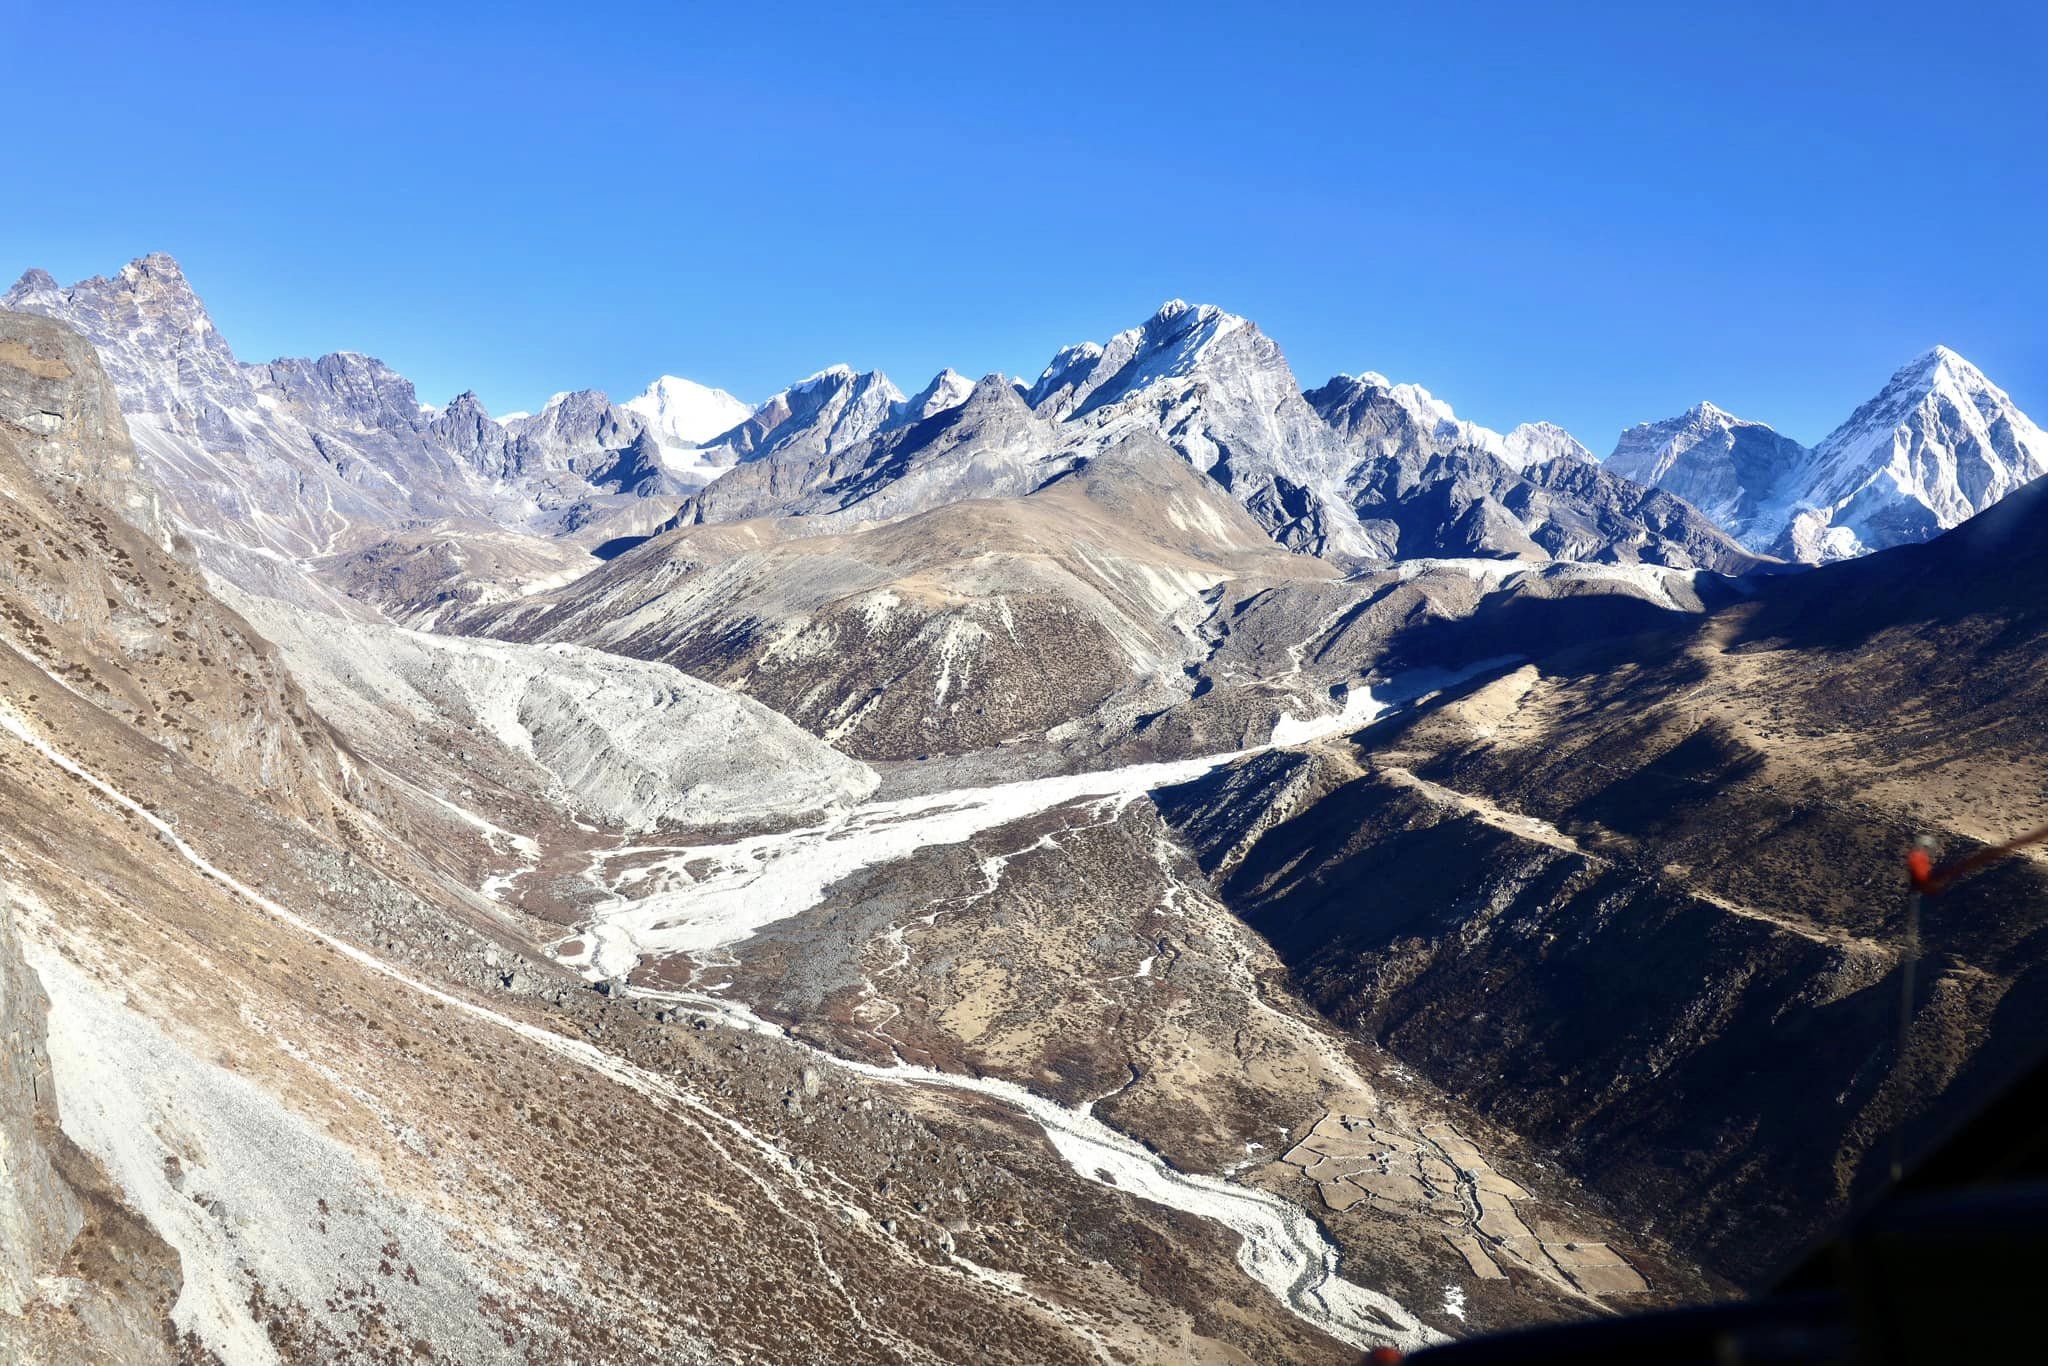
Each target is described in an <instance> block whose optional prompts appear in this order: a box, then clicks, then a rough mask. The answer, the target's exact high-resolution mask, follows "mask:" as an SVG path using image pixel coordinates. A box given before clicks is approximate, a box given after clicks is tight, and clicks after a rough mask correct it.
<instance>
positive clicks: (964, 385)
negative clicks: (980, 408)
mask: <svg viewBox="0 0 2048 1366" xmlns="http://www.w3.org/2000/svg"><path fill="white" fill-rule="evenodd" d="M973 392H974V381H973V380H971V379H969V378H967V376H965V375H963V374H961V373H960V372H959V371H958V370H954V369H952V368H950V367H949V368H947V369H944V370H941V371H939V373H938V374H936V375H933V376H932V378H931V382H930V383H929V384H927V385H925V386H924V388H922V389H920V390H918V391H917V392H916V393H914V394H912V395H911V396H910V397H909V398H907V399H905V400H904V401H903V402H901V403H899V404H897V405H896V411H895V413H894V415H893V418H892V420H893V421H894V422H895V423H897V424H899V425H900V424H907V423H914V422H922V421H924V420H925V419H926V418H929V417H937V416H938V415H939V414H940V413H943V412H945V411H946V410H947V409H948V408H957V407H959V406H960V405H961V404H963V403H965V402H966V401H967V398H968V395H970V394H972V393H973Z"/></svg>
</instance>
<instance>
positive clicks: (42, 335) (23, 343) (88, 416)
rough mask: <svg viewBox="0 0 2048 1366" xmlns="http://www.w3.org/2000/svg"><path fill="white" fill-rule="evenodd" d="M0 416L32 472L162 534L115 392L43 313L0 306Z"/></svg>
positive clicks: (74, 337)
mask: <svg viewBox="0 0 2048 1366" xmlns="http://www.w3.org/2000/svg"><path fill="white" fill-rule="evenodd" d="M0 424H4V425H6V426H8V427H11V428H13V429H14V430H15V432H16V433H17V434H18V435H17V437H16V441H17V443H18V446H19V449H20V451H21V454H22V455H23V457H24V458H25V459H27V461H28V462H29V464H30V465H31V466H32V467H33V468H34V469H35V470H36V472H37V473H38V474H40V475H42V476H43V477H44V478H46V479H51V480H56V481H58V482H60V483H64V484H67V485H71V486H74V487H78V488H84V489H89V490H90V491H91V492H92V493H94V494H95V495H96V496H97V497H99V499H100V500H101V501H103V502H105V503H106V504H107V506H108V507H110V508H112V509H113V510H114V511H115V512H117V513H119V514H120V516H121V517H122V518H123V519H125V520H126V521H128V522H129V523H131V524H132V525H134V526H136V527H139V528H141V529H142V530H144V531H146V532H148V533H149V534H150V535H151V537H152V538H153V539H155V540H157V541H159V542H163V541H166V540H167V539H168V537H169V536H170V530H169V528H168V527H167V526H166V524H165V522H164V518H163V512H162V508H161V507H160V505H159V500H158V496H157V492H156V488H155V487H154V486H153V485H152V484H151V483H150V482H149V480H148V478H147V477H146V476H145V475H144V474H143V473H142V470H141V468H140V464H139V462H138V461H137V460H136V458H135V448H134V446H133V445H132V444H131V443H130V441H129V438H128V424H127V423H126V422H124V421H123V420H122V418H121V400H120V396H119V395H118V394H117V393H116V392H115V390H114V385H113V383H112V382H111V381H110V380H108V378H107V375H106V372H105V371H104V370H102V369H101V368H100V363H99V357H98V356H97V355H96V354H95V353H94V351H93V348H92V345H91V343H89V342H87V341H86V340H85V338H83V337H81V336H79V335H78V334H77V333H76V332H74V331H72V330H71V329H70V328H68V327H65V326H63V325H62V324H59V323H55V322H51V321H48V320H47V319H43V318H37V317H33V316H30V315H28V314H21V313H7V312H0Z"/></svg>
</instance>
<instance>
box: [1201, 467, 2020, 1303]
mask: <svg viewBox="0 0 2048 1366" xmlns="http://www.w3.org/2000/svg"><path fill="white" fill-rule="evenodd" d="M2044 499H2048V491H2044V490H2043V489H2041V488H2039V487H2036V488H2032V489H2029V490H2027V491H2025V492H2024V493H2023V494H2022V495H2018V496H2016V497H2015V498H2013V499H2009V500H2007V502H2005V503H2003V504H2000V505H1999V506H1998V507H1997V508H1995V509H1993V510H1992V512H1990V513H1987V514H1984V515H1983V516H1981V517H1980V518H1979V519H1977V520H1976V521H1973V522H1971V523H1968V524H1966V525H1965V526H1964V527H1962V528H1960V529H1959V530H1958V531H1956V532H1953V533H1951V534H1950V535H1948V536H1946V537H1943V538H1941V539H1940V540H1937V541H1935V542H1933V543H1931V544H1930V545H1928V546H1925V547H1919V548H1913V549H1906V550H1900V551H1894V552H1890V553H1887V554H1883V555H1878V556H1873V557H1871V558H1869V559H1867V560H1863V561H1858V562H1856V563H1854V564H1850V565H1845V566H1841V567H1839V568H1832V569H1828V570H1824V571H1820V572H1816V573H1813V574H1810V575H1805V576H1801V577H1799V578H1797V579H1790V580H1782V581H1778V582H1774V583H1773V584H1771V585H1770V586H1769V587H1768V588H1767V589H1766V591H1764V592H1761V593H1759V594H1758V595H1757V597H1756V598H1755V599H1754V600H1752V601H1746V602H1742V603H1739V604H1736V605H1733V606H1729V607H1726V608H1724V609H1722V610H1721V611H1719V612H1717V613H1715V614H1713V615H1710V616H1708V617H1705V618H1703V619H1699V620H1697V621H1696V622H1694V623H1692V624H1689V625H1686V626H1683V627H1677V628H1671V627H1667V628H1665V629H1662V630H1657V631H1652V632H1649V633H1647V634H1643V635H1640V636H1637V637H1634V638H1631V639H1625V640H1621V641H1608V642H1605V643H1601V644H1596V645H1592V646H1587V647H1583V648H1580V649H1576V650H1564V651H1557V652H1552V653H1550V654H1547V655H1545V656H1543V657H1542V658H1539V659H1538V660H1536V661H1535V662H1534V663H1532V664H1528V665H1523V666H1521V667H1503V668H1502V669H1501V670H1499V671H1498V672H1497V673H1496V674H1495V675H1494V676H1492V677H1491V678H1488V679H1485V680H1483V681H1477V682H1474V683H1472V684H1469V685H1467V686H1465V687H1463V688H1461V689H1455V690H1453V691H1452V692H1451V693H1449V694H1447V695H1446V696H1445V697H1444V698H1442V699H1441V700H1439V701H1438V702H1436V703H1435V704H1433V705H1431V706H1428V707H1425V708H1423V709H1420V710H1418V711H1416V712H1414V713H1413V714H1411V715H1408V716H1403V717H1397V718H1392V719H1389V720H1388V721H1386V722H1383V723H1381V724H1380V725H1378V726H1375V727H1373V728H1370V729H1367V730H1365V731H1363V732H1361V733H1360V734H1358V735H1356V736H1355V737H1353V739H1352V740H1350V741H1349V742H1342V743H1335V742H1333V743H1327V744H1324V745H1322V746H1320V747H1318V748H1316V749H1313V750H1310V751H1307V752H1303V753H1294V754H1284V755H1283V754H1271V755H1264V756H1260V757H1258V758H1254V759H1249V760H1246V761H1244V762H1243V763H1241V764H1239V765H1238V766H1236V768H1235V769H1234V771H1232V772H1230V773H1229V774H1227V775H1223V776H1220V777H1218V778H1216V779H1214V780H1211V781H1209V782H1208V783H1206V784H1201V785H1197V786H1195V787H1191V788H1188V789H1184V790H1183V791H1182V792H1180V793H1179V794H1176V797H1175V799H1174V800H1170V801H1168V802H1167V810H1168V812H1169V814H1170V816H1172V818H1173V819H1174V820H1175V822H1176V825H1177V828H1178V829H1180V831H1181V832H1182V833H1183V834H1184V835H1185V836H1186V837H1188V838H1189V839H1190V840H1192V841H1193V843H1194V845H1195V847H1196V848H1197V849H1198V851H1200V853H1201V856H1202V861H1203V866H1204V867H1205V868H1206V869H1208V870H1209V871H1211V873H1212V874H1213V875H1215V876H1217V877H1218V878H1219V879H1220V885H1221V888H1222V890H1223V893H1224V895H1225V896H1226V898H1227V899H1228V900H1229V901H1230V903H1231V904H1232V906H1233V907H1235V908H1236V909H1238V910H1239V911H1240V913H1241V914H1243V915H1244V916H1245V917H1246V918H1247V920H1248V922H1249V923H1250V924H1252V925H1253V926H1255V927H1256V928H1258V929H1259V930H1260V931H1261V933H1262V934H1263V935H1264V936H1265V937H1266V938H1267V940H1268V941H1269V942H1271V943H1272V944H1273V946H1274V948H1275V950H1276V951H1277V952H1278V953H1279V954H1280V956H1281V958H1282V959H1283V960H1284V961H1285V962H1286V963H1287V964H1288V967H1289V969H1290V971H1291V972H1292V973H1293V975H1294V977H1295V978H1296V980H1297V981H1299V982H1300V983H1301V985H1302V987H1303V989H1304V990H1305V991H1306V992H1307V994H1308V996H1309V998H1310V999H1311V1000H1312V1001H1314V1002H1315V1003H1316V1004H1317V1005H1318V1006H1319V1007H1320V1008H1321V1009H1322V1010H1323V1011H1324V1012H1325V1013H1326V1014H1328V1015H1329V1016H1330V1017H1332V1018H1333V1019H1335V1020H1338V1021H1340V1022H1342V1023H1343V1024H1345V1025H1346V1026H1347V1027H1348V1028H1350V1029H1351V1030H1352V1031H1353V1032H1354V1034H1356V1035H1357V1036H1359V1037H1363V1038H1368V1039H1372V1040H1374V1041H1376V1042H1379V1043H1381V1044H1384V1045H1385V1046H1386V1047H1388V1048H1389V1049H1390V1050H1391V1051H1392V1052H1393V1053H1394V1055H1395V1056H1397V1057H1399V1058H1401V1059H1402V1060H1403V1061H1405V1062H1406V1063H1408V1064H1409V1065H1411V1066H1413V1067H1415V1068H1416V1069H1418V1070H1419V1071H1420V1072H1421V1073H1422V1074H1423V1075H1424V1076H1426V1077H1428V1078H1430V1079H1431V1080H1433V1081H1435V1082H1437V1083H1438V1084H1440V1085H1442V1086H1444V1087H1445V1088H1447V1089H1448V1090H1450V1091H1451V1092H1452V1093H1453V1094H1456V1095H1458V1096H1460V1097H1461V1098H1463V1099H1466V1100H1468V1101H1470V1102H1471V1103H1473V1104H1474V1105H1476V1106H1477V1107H1478V1108H1479V1109H1480V1110H1481V1111H1482V1112H1484V1113H1486V1114H1487V1115H1489V1116H1491V1117H1492V1118H1494V1119H1496V1120H1498V1121H1499V1122H1502V1123H1504V1124H1507V1125H1508V1126H1510V1127H1511V1128H1513V1129H1515V1130H1516V1131H1517V1132H1519V1133H1522V1134H1524V1135H1525V1136H1527V1137H1529V1138H1531V1139H1532V1140H1533V1141H1535V1142H1537V1143H1539V1144H1541V1145H1542V1146H1543V1147H1544V1148H1545V1149H1546V1150H1548V1151H1551V1152H1553V1153H1555V1154H1556V1155H1557V1156H1558V1157H1559V1160H1560V1161H1562V1162H1563V1163H1564V1164H1565V1166H1566V1167H1567V1168H1568V1169H1569V1170H1572V1171H1574V1172H1576V1173H1578V1174H1579V1175H1580V1176H1582V1177H1583V1178H1584V1179H1585V1180H1587V1181H1588V1182H1589V1183H1590V1184H1591V1185H1593V1186H1594V1187H1595V1188H1596V1189H1598V1190H1600V1191H1602V1192H1604V1193H1605V1194H1607V1195H1608V1196H1610V1197H1611V1198H1613V1199H1615V1200H1616V1201H1617V1202H1618V1203H1619V1204H1620V1205H1621V1207H1622V1208H1623V1209H1624V1210H1626V1211H1627V1212H1628V1215H1629V1217H1630V1218H1631V1219H1632V1221H1633V1222H1634V1224H1635V1226H1637V1227H1639V1228H1649V1229H1655V1230H1657V1231H1659V1232H1661V1233H1663V1234H1664V1235H1665V1236H1668V1237H1670V1238H1671V1239H1672V1240H1673V1241H1674V1242H1675V1243H1676V1244H1678V1245H1679V1246H1681V1247H1686V1248H1691V1249H1694V1250H1696V1251H1697V1252H1698V1254H1699V1255H1700V1256H1702V1257H1703V1258H1704V1259H1705V1260H1706V1261H1707V1262H1708V1264H1709V1265H1711V1266H1713V1267H1715V1268H1716V1269H1718V1270H1720V1271H1721V1272H1723V1273H1724V1274H1727V1275H1730V1276H1732V1277H1734V1278H1736V1279H1738V1280H1746V1281H1749V1282H1752V1283H1761V1282H1763V1281H1765V1280H1767V1279H1768V1278H1769V1277H1770V1275H1771V1274H1772V1273H1773V1271H1774V1270H1776V1269H1777V1268H1779V1267H1782V1266H1783V1265H1785V1264H1786V1261H1787V1260H1788V1258H1790V1257H1792V1256H1793V1255H1795V1254H1796V1253H1797V1252H1798V1251H1799V1249H1800V1248H1801V1247H1802V1246H1803V1244H1804V1243H1805V1242H1806V1241H1807V1240H1809V1239H1811V1238H1813V1237H1815V1236H1816V1235H1817V1234H1818V1233H1819V1232H1820V1231H1821V1230H1822V1229H1823V1228H1825V1227H1826V1226H1827V1224H1828V1223H1829V1222H1830V1221H1831V1220H1832V1219H1834V1218H1836V1217H1838V1216H1839V1214H1840V1213H1841V1212H1842V1211H1843V1210H1844V1209H1845V1208H1846V1207H1848V1206H1849V1205H1850V1204H1851V1203H1852V1202H1853V1201H1854V1200H1856V1199H1857V1198H1858V1197H1859V1195H1861V1194H1866V1193H1869V1192H1872V1191H1874V1190H1875V1189H1876V1188H1877V1187H1878V1186H1879V1185H1880V1184H1881V1183H1882V1180H1883V1176H1884V1172H1885V1170H1886V1168H1887V1167H1888V1165H1889V1162H1890V1160H1891V1158H1892V1156H1893V1148H1892V1138H1891V1135H1892V1133H1893V1131H1894V1130H1895V1129H1896V1128H1898V1127H1899V1126H1900V1125H1901V1124H1902V1123H1903V1124H1904V1126H1905V1131H1904V1138H1903V1140H1902V1145H1903V1151H1904V1152H1905V1153H1906V1154H1907V1155H1908V1156H1910V1154H1911V1153H1912V1152H1913V1151H1915V1150H1917V1149H1919V1148H1921V1147H1923V1146H1924V1145H1925V1144H1926V1143H1927V1142H1929V1141H1931V1140H1932V1139H1933V1138H1934V1137H1936V1136H1938V1135H1939V1134H1940V1133H1941V1132H1943V1131H1944V1130H1945V1129H1946V1128H1947V1127H1949V1126H1951V1125H1953V1124H1954V1123H1955V1122H1957V1120H1959V1119H1960V1117H1961V1116H1962V1115H1964V1114H1966V1113H1967V1112H1968V1111H1969V1110H1970V1109H1971V1108H1973V1107H1974V1106H1975V1105H1976V1104H1978V1103H1981V1101H1982V1100H1983V1099H1984V1098H1985V1097H1986V1096H1987V1095H1988V1094H1989V1093H1990V1092H1991V1091H1992V1090H1994V1089H1995V1088H1996V1086H1997V1085H1998V1084H1999V1083H2000V1081H2001V1080H2002V1079H2003V1078H2005V1077H2006V1076H2008V1075H2009V1074H2010V1073H2011V1072H2012V1070H2013V1069H2014V1068H2015V1067H2017V1066H2019V1065H2020V1064H2021V1063H2022V1062H2024V1061H2025V1060H2026V1059H2027V1058H2029V1057H2030V1056H2031V1055H2032V1053H2033V1052H2034V1051H2035V1050H2036V1048H2037V1044H2038V1040H2039V1038H2040V1037H2041V1024H2042V1020H2043V1009H2044V1002H2043V999H2042V997H2041V993H2040V981H2041V971H2042V970H2041V967H2040V963H2039V956H2038V952H2037V951H2036V949H2035V945H2036V944H2037V943H2038V942H2039V939H2040V931H2041V929H2042V926H2043V924H2044V923H2048V922H2044V916H2048V900H2044V896H2043V893H2044V892H2048V880H2044V879H2048V872H2044V868H2043V865H2042V863H2041V862H2040V860H2039V859H2038V858H2037V857H2032V856H2029V857H2024V858H2019V859H2014V860H2012V861H2009V862H2007V863H2005V864H2002V865H2000V866H1998V867H1997V868H1995V869H1994V870H1991V871H1988V872H1986V873H1984V874H1982V875H1981V876H1980V877H1978V878H1977V879H1975V880H1973V881H1971V882H1967V883H1964V884H1962V885H1961V886H1959V887H1958V888H1956V889H1955V890H1954V891H1953V892H1952V893H1951V894H1949V895H1948V896H1946V897H1944V898H1942V899H1941V900H1940V901H1938V902H1934V903H1930V906H1929V909H1928V912H1927V915H1926V917H1925V919H1924V921H1923V923H1922V928H1921V935H1922V963H1921V966H1920V970H1919V975H1918V982H1919V986H1918V991H1917V993H1916V997H1915V1014H1914V1023H1913V1027H1912V1032H1911V1035H1910V1045H1909V1052H1908V1054H1907V1055H1906V1057H1905V1059H1904V1060H1903V1063H1902V1062H1901V1060H1900V1058H1898V1057H1897V1056H1896V1048H1895V1046H1894V1039H1895V1037H1896V1031H1897V1027H1898V1026H1897V1010H1898V999H1899V990H1900V987H1899V978H1898V972H1899V961H1900V951H1901V950H1900V946H1901V943H1902V938H1901V936H1902V917H1903V915H1904V911H1905V898H1904V890H1905V889H1904V882H1903V873H1902V866H1903V865H1902V862H1901V860H1902V859H1903V855H1904V851H1905V850H1906V848H1907V847H1908V846H1909V845H1910V843H1911V841H1912V839H1913V838H1914V836H1915V835H1917V834H1921V833H1926V834H1932V835H1934V836H1936V837H1937V838H1939V839H1940V840H1941V841H1942V842H1943V843H1944V844H1945V845H1947V846H1948V848H1949V849H1950V850H1951V851H1952V852H1959V851H1962V850H1967V849H1969V848H1971V847H1973V846H1977V845H1981V844H1984V843H1990V842H1994V841H1997V840H2002V839H2004V838H2007V837H2009V836H2011V835H2012V834H2014V833H2017V832H2020V831H2024V830H2028V829H2032V828H2034V827H2036V826H2038V825H2040V824H2041V823H2042V822H2043V820H2044V819H2048V793H2044V792H2043V790H2042V788H2041V785H2040V778H2039V775H2040V773H2041V771H2042V759H2043V755H2042V736H2043V732H2042V729H2041V726H2040V722H2039V715H2040V698H2039V697H2038V691H2039V680H2040V679H2041V678H2042V677H2043V676H2044V675H2043V673H2042V669H2041V651H2042V648H2043V646H2042V641H2043V635H2042V631H2041V622H2042V619H2041V615H2040V613H2041V609H2040V606H2039V603H2040V601H2041V598H2040V594H2039V592H2038V588H2039V586H2040V584H2041V582H2042V578H2043V570H2044V569H2048V565H2044V563H2043V560H2042V558H2041V552H2040V550H2039V546H2040V544H2041V542H2040V538H2039V535H2038V528H2039V526H2040V525H2041V520H2040V519H2041V518H2042V516H2043V515H2044V511H2043V503H2044ZM1531 610H1532V611H1535V610H1541V609H1539V608H1535V607H1532V608H1531ZM1254 813H1256V814H1254Z"/></svg>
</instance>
